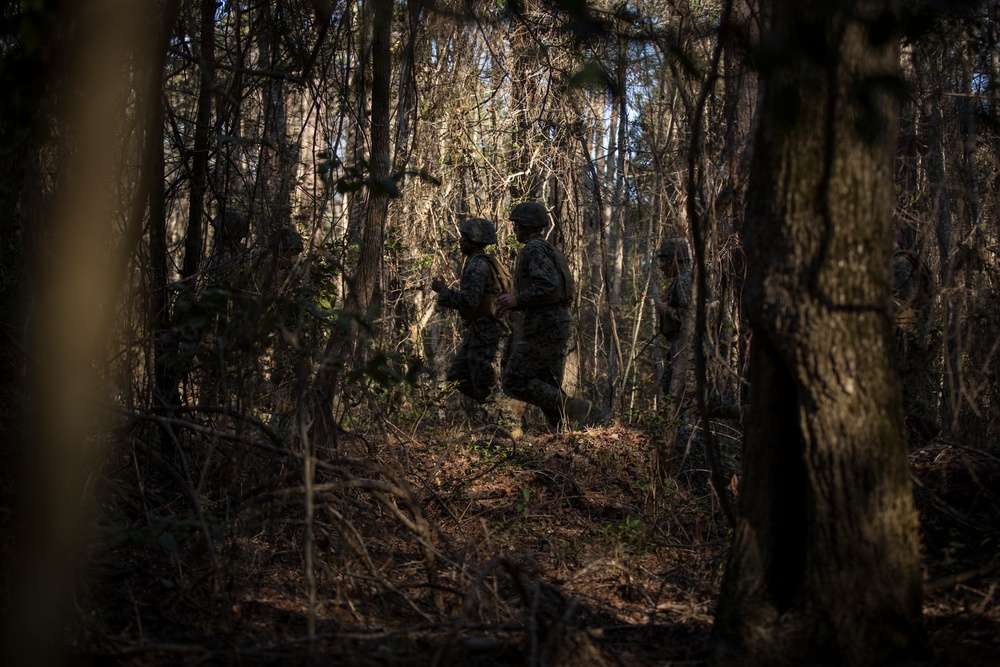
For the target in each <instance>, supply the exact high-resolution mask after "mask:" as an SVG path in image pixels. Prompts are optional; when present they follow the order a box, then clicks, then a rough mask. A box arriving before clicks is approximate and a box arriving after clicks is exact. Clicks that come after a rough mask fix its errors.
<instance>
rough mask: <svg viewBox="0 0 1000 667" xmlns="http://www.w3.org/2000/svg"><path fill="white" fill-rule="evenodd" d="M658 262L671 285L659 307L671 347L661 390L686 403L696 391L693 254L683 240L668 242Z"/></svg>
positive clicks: (659, 254) (661, 246)
mask: <svg viewBox="0 0 1000 667" xmlns="http://www.w3.org/2000/svg"><path fill="white" fill-rule="evenodd" d="M657 258H658V259H659V262H660V271H661V272H662V273H663V277H664V278H666V279H667V280H669V281H670V285H669V287H667V291H666V295H665V297H664V299H663V301H660V302H659V303H658V304H656V314H657V315H658V316H659V320H660V321H659V325H660V327H659V328H660V333H661V334H663V337H664V338H666V340H667V343H669V350H668V352H667V360H666V362H665V363H664V365H663V375H662V376H661V377H660V390H661V391H662V392H663V394H664V395H665V396H673V397H674V398H675V399H677V400H679V401H680V400H682V399H684V398H685V396H686V395H687V394H690V393H691V392H693V390H694V386H693V382H692V381H691V378H690V377H689V376H690V375H691V373H692V372H693V370H694V349H693V346H692V344H691V341H692V339H693V338H694V330H693V329H694V327H693V323H694V322H693V321H694V318H692V317H691V306H692V304H693V303H694V300H693V292H694V290H693V281H692V276H691V251H690V249H689V248H688V244H687V240H686V239H683V238H672V239H666V240H665V241H663V243H662V244H661V245H660V249H659V252H657Z"/></svg>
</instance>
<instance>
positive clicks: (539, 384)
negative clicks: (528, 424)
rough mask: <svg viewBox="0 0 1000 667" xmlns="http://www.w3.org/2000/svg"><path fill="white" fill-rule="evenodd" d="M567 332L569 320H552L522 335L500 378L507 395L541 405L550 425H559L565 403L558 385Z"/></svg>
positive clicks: (568, 330)
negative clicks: (544, 327) (551, 324)
mask: <svg viewBox="0 0 1000 667" xmlns="http://www.w3.org/2000/svg"><path fill="white" fill-rule="evenodd" d="M569 333H570V323H568V322H567V323H565V324H564V323H560V322H556V323H553V326H551V327H549V328H547V329H543V330H540V331H536V332H533V333H532V334H530V335H524V336H522V337H521V339H520V340H518V341H516V342H515V343H514V348H513V350H512V352H511V355H510V359H509V360H508V362H507V366H506V368H505V369H504V374H503V378H502V380H501V382H502V384H503V390H504V391H505V392H506V393H507V394H508V395H510V396H512V397H513V398H516V399H518V400H521V401H524V402H525V403H531V404H533V405H537V406H538V407H539V408H541V410H542V412H543V413H544V414H545V417H546V419H547V420H548V422H549V424H550V425H551V426H556V425H558V424H559V421H560V419H561V415H562V407H563V404H564V403H565V394H563V392H562V390H561V388H560V386H561V385H562V376H563V366H564V365H565V362H566V343H567V341H568V339H569Z"/></svg>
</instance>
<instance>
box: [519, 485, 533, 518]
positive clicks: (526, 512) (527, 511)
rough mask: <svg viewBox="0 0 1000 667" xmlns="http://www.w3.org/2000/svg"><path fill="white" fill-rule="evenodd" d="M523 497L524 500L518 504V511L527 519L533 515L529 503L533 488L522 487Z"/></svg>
mask: <svg viewBox="0 0 1000 667" xmlns="http://www.w3.org/2000/svg"><path fill="white" fill-rule="evenodd" d="M521 497H522V498H523V500H522V501H521V502H519V503H518V504H517V511H518V513H519V514H520V515H521V518H523V519H527V518H528V517H529V516H530V515H531V508H530V507H529V505H528V503H529V501H530V500H531V489H527V488H525V489H522V490H521Z"/></svg>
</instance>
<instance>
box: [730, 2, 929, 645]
mask: <svg viewBox="0 0 1000 667" xmlns="http://www.w3.org/2000/svg"><path fill="white" fill-rule="evenodd" d="M773 9H774V30H773V34H772V36H771V38H772V40H773V41H772V42H771V45H772V46H773V47H775V51H774V52H775V53H779V54H784V55H783V56H781V57H779V59H777V60H776V61H775V62H774V63H772V67H771V69H769V70H765V71H764V72H763V73H762V75H763V76H764V78H765V91H764V95H765V97H764V109H763V116H762V122H761V126H760V128H759V132H758V134H757V137H756V144H755V149H754V150H755V154H754V162H753V167H752V172H751V182H750V188H749V191H750V195H749V203H748V211H747V221H746V227H745V233H744V236H745V245H746V253H747V259H748V262H747V263H748V277H747V285H746V292H745V294H744V296H745V306H746V309H747V314H748V317H749V319H750V322H751V326H752V328H753V333H754V339H753V340H754V344H753V348H752V350H751V359H750V385H751V395H750V406H749V412H748V415H747V421H746V432H745V454H744V473H745V477H744V485H743V489H742V495H741V502H742V506H741V516H740V517H739V519H738V522H737V526H736V532H735V538H734V544H733V547H732V552H731V554H730V558H729V564H728V569H727V572H726V576H725V579H724V582H723V590H722V596H721V599H720V604H719V610H718V614H717V619H716V627H715V632H716V635H717V638H718V640H719V646H720V650H719V654H718V658H719V662H720V663H721V664H740V665H765V664H766V665H784V664H813V665H815V664H824V665H825V664H830V665H833V664H836V665H870V664H880V663H881V662H882V661H885V660H889V659H893V658H897V657H899V656H901V655H906V654H907V653H912V652H913V651H914V650H916V649H918V648H919V647H920V644H921V637H922V633H921V624H920V608H921V574H920V568H919V546H918V539H917V520H916V516H915V514H914V511H913V506H912V497H911V493H910V486H909V476H908V473H907V466H906V451H905V444H904V439H903V423H902V412H901V408H900V390H899V385H898V381H897V379H896V374H895V368H894V364H893V356H894V354H893V346H892V338H891V321H890V311H889V282H888V271H887V269H886V267H887V266H888V252H889V248H888V225H889V221H890V215H891V210H892V202H893V180H892V157H893V149H894V141H893V138H894V136H895V118H896V115H897V110H896V105H895V102H894V100H893V98H892V96H891V94H890V93H889V92H888V90H887V87H888V85H889V83H890V82H891V81H892V79H893V78H894V77H895V75H896V68H897V62H898V48H897V44H896V42H895V41H894V40H892V39H891V38H889V36H888V35H882V36H881V38H880V34H881V33H880V32H879V28H880V27H881V26H885V25H887V23H886V22H887V20H888V19H889V18H890V17H891V16H892V11H893V10H894V9H895V6H894V3H891V2H881V1H879V2H876V1H872V2H852V3H840V4H837V5H832V4H831V5H827V4H825V3H798V2H797V0H781V1H779V2H775V3H774V5H773Z"/></svg>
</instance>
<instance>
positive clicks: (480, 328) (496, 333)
mask: <svg viewBox="0 0 1000 667" xmlns="http://www.w3.org/2000/svg"><path fill="white" fill-rule="evenodd" d="M458 229H459V233H460V234H461V237H460V239H459V247H460V248H461V250H462V254H463V255H465V257H466V259H465V266H464V267H463V268H462V278H461V281H460V283H459V288H458V289H457V290H453V289H451V288H449V287H447V285H446V284H445V281H444V278H442V277H441V276H436V277H435V278H434V279H433V280H432V281H431V289H432V290H434V291H435V292H437V294H438V305H439V306H441V307H442V308H451V309H454V310H457V311H458V312H459V314H460V315H461V316H462V321H463V322H464V323H465V334H464V335H463V336H462V343H461V344H460V345H459V347H458V350H457V351H456V352H455V356H454V358H453V359H452V360H451V364H450V365H449V366H448V371H447V374H446V376H445V377H446V379H447V380H448V381H449V382H457V383H458V390H459V391H460V392H462V393H463V394H465V395H466V396H469V397H470V398H473V399H475V400H476V401H477V402H479V403H485V402H486V400H487V399H488V398H489V397H490V393H491V392H492V391H493V387H495V386H496V384H497V377H498V375H499V373H498V372H497V358H498V356H499V353H500V343H501V341H502V340H503V338H504V336H506V335H507V333H508V330H507V327H506V326H504V324H503V323H502V322H501V321H500V320H499V318H497V317H494V310H495V309H496V303H497V295H499V294H500V293H501V292H505V291H507V290H508V289H509V288H510V272H509V271H507V269H506V268H505V267H504V266H503V265H502V264H500V262H499V261H498V260H497V259H496V258H495V257H494V256H493V255H489V254H487V253H486V251H485V248H486V246H488V245H493V244H494V243H496V242H497V234H496V230H495V229H494V227H493V223H492V222H490V221H489V220H485V219H483V218H470V219H469V220H466V221H465V222H463V223H462V224H461V225H460V226H459V228H458Z"/></svg>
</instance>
